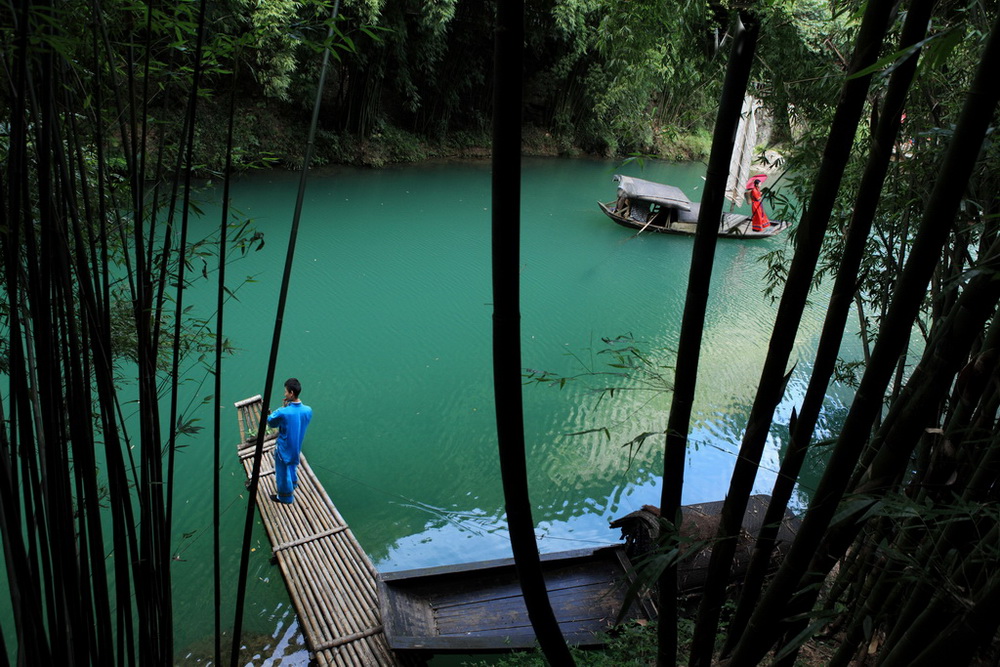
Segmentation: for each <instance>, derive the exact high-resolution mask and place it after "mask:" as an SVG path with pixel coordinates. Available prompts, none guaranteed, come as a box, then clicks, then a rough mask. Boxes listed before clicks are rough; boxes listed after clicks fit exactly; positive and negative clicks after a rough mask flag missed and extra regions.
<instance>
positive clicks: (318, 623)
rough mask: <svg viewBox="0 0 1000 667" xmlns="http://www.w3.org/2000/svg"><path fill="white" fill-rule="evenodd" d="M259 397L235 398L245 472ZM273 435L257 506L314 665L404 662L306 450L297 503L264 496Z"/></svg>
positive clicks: (271, 486) (367, 566)
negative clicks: (391, 644) (391, 645)
mask: <svg viewBox="0 0 1000 667" xmlns="http://www.w3.org/2000/svg"><path fill="white" fill-rule="evenodd" d="M262 407H263V399H262V397H261V396H259V395H258V396H254V397H252V398H248V399H246V400H243V401H239V402H238V403H236V408H237V419H238V420H239V426H240V444H239V448H238V449H239V457H240V461H241V463H242V464H243V469H244V471H245V472H246V475H247V478H249V477H250V475H251V474H252V473H253V457H254V445H255V442H256V439H255V435H256V429H257V426H258V425H259V423H260V415H261V409H262ZM276 436H277V434H276V433H269V434H267V435H266V436H265V440H264V455H263V459H262V461H261V469H260V479H259V482H258V486H257V505H258V507H259V509H260V515H261V518H262V519H263V521H264V527H265V528H266V529H267V534H268V537H269V538H270V540H271V547H272V549H273V552H274V556H275V558H276V560H277V563H278V566H279V567H280V568H281V574H282V576H283V577H284V579H285V584H286V585H287V586H288V593H289V596H290V597H291V601H292V604H293V605H294V607H295V611H296V613H297V614H298V617H299V623H300V625H301V627H302V632H303V634H304V635H305V638H306V642H307V643H308V645H309V650H310V652H311V653H312V654H313V657H314V659H315V660H316V662H317V663H318V664H319V665H342V666H344V667H348V666H350V667H355V666H357V665H366V666H368V665H371V666H380V665H393V666H394V665H403V664H412V663H411V662H410V661H409V660H407V659H400V658H397V657H396V655H395V654H394V653H393V651H392V650H391V649H390V648H389V644H388V642H387V641H386V638H385V633H384V632H383V628H382V622H381V619H380V617H379V607H378V598H377V592H376V585H375V579H376V576H377V574H378V573H377V572H376V570H375V567H374V566H373V565H372V563H371V561H370V560H369V559H368V555H367V554H366V553H365V552H364V551H363V550H362V549H361V546H360V545H359V544H358V541H357V540H356V539H355V538H354V533H353V532H352V531H351V529H350V527H349V526H348V525H347V522H345V521H344V519H343V517H342V516H341V515H340V512H338V511H337V508H336V507H335V506H334V504H333V501H331V500H330V497H329V496H328V495H327V493H326V491H325V490H324V489H323V486H322V485H321V484H320V483H319V480H318V479H317V478H316V475H315V474H314V473H313V470H312V468H311V467H310V466H309V462H308V461H307V460H306V457H305V456H302V457H301V459H300V461H299V467H298V480H299V485H298V489H296V491H295V502H294V503H292V504H290V505H284V504H280V503H277V502H274V501H272V500H271V499H270V496H271V494H272V493H276V492H277V489H276V488H275V483H274V446H275V442H276Z"/></svg>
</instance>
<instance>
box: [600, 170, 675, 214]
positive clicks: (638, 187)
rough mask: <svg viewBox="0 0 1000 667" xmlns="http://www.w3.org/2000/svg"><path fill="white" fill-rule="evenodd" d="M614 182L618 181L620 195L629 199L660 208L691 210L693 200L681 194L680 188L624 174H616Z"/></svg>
mask: <svg viewBox="0 0 1000 667" xmlns="http://www.w3.org/2000/svg"><path fill="white" fill-rule="evenodd" d="M614 180H616V181H618V193H619V195H625V196H626V197H628V198H629V199H643V200H645V201H650V202H653V203H655V204H659V205H660V206H667V207H670V208H679V209H680V210H682V211H690V210H691V200H690V199H688V198H687V195H685V194H684V193H683V192H681V189H680V188H678V187H674V186H673V185H664V184H662V183H654V182H653V181H646V180H643V179H641V178H634V177H632V176H625V175H623V174H615V178H614Z"/></svg>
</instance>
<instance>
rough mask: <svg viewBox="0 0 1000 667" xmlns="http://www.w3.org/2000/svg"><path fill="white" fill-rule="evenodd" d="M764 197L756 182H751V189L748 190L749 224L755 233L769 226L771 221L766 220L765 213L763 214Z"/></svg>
mask: <svg viewBox="0 0 1000 667" xmlns="http://www.w3.org/2000/svg"><path fill="white" fill-rule="evenodd" d="M763 199H764V196H763V195H762V194H761V192H760V188H759V187H758V186H757V181H754V182H753V187H751V188H750V208H751V212H752V215H751V224H752V227H753V230H754V231H755V232H762V231H764V230H765V229H767V228H768V227H770V226H771V221H770V220H768V219H767V213H764V204H763Z"/></svg>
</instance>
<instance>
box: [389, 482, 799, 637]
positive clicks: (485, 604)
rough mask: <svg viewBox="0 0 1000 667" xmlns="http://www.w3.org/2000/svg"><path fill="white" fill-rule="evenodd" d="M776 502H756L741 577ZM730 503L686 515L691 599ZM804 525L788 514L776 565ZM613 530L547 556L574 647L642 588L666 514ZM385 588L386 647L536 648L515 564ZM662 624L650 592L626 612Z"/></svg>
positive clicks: (395, 580)
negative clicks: (643, 565) (601, 542)
mask: <svg viewBox="0 0 1000 667" xmlns="http://www.w3.org/2000/svg"><path fill="white" fill-rule="evenodd" d="M769 502H770V496H767V495H756V496H751V498H750V500H749V503H748V504H747V509H746V513H745V514H744V517H743V530H742V531H741V534H740V536H739V540H738V548H737V552H736V556H735V559H734V563H733V569H732V571H731V577H732V579H733V580H737V579H738V578H740V577H742V576H743V575H744V574H745V573H746V568H747V566H748V565H749V562H750V556H751V553H752V551H753V545H754V540H755V539H756V535H757V533H758V532H759V531H760V527H761V524H762V522H763V519H764V514H765V512H766V510H767V505H768V503H769ZM722 506H723V502H722V501H717V502H712V503H699V504H696V505H686V506H684V507H682V508H681V511H682V512H683V515H684V521H683V523H682V526H681V540H682V549H683V550H684V551H685V554H684V556H683V559H682V560H681V562H680V564H679V565H678V581H677V584H678V591H679V593H681V594H682V595H694V594H697V593H698V592H699V591H700V590H701V589H702V588H704V585H705V580H706V577H707V575H708V564H709V561H710V560H711V556H712V551H711V546H710V545H711V542H712V541H713V539H714V538H715V534H716V531H717V530H718V522H719V513H720V512H721V510H722ZM798 523H799V522H798V519H796V518H795V517H794V516H793V515H792V514H791V513H786V515H785V519H784V521H782V525H781V528H780V530H779V533H778V544H777V547H776V549H775V554H774V560H773V561H772V564H773V565H774V566H775V567H776V566H777V564H778V563H779V562H780V560H781V558H782V557H783V556H784V554H785V553H787V551H788V548H789V545H790V544H791V540H792V539H793V538H794V535H795V532H796V531H797V529H798ZM610 527H611V528H612V529H620V530H621V532H622V537H623V538H625V543H624V544H617V545H614V546H610V547H603V548H596V549H583V550H579V551H564V552H560V553H554V554H546V555H543V556H541V560H542V569H543V571H544V574H545V581H546V587H547V590H548V593H549V600H550V602H551V604H552V610H553V612H554V613H555V615H556V620H558V621H559V626H560V628H561V629H562V632H563V636H564V637H565V638H566V641H567V642H568V643H569V644H571V645H576V646H582V647H588V648H593V647H598V646H601V645H602V644H603V640H604V636H605V633H607V632H608V631H609V630H611V629H612V628H613V627H614V624H615V621H616V620H617V619H618V618H619V613H620V612H621V611H622V608H623V606H624V604H625V599H626V595H627V592H628V589H629V586H631V585H632V584H633V583H634V582H635V574H634V571H633V568H632V560H631V559H632V558H636V559H637V558H641V557H642V556H643V555H644V554H645V553H646V552H648V551H649V550H650V549H651V548H652V546H653V544H654V543H655V541H656V538H657V536H658V534H659V530H660V521H659V510H658V509H657V508H655V507H651V506H643V508H642V509H640V510H637V511H635V512H632V513H631V514H628V515H626V516H624V517H622V518H620V519H617V520H615V521H613V522H612V523H611V525H610ZM376 587H377V589H378V600H379V611H380V612H381V618H382V624H383V627H384V631H385V636H386V640H387V641H388V643H389V646H390V647H391V648H392V649H394V650H396V651H411V652H424V653H430V654H434V653H484V652H485V653H497V652H503V651H513V650H518V649H529V648H533V647H534V646H535V645H536V641H535V634H534V631H533V630H532V627H531V623H530V622H529V620H528V613H527V609H526V608H525V606H524V599H523V597H522V594H521V586H520V583H519V582H518V579H517V572H516V570H515V566H514V560H513V559H512V558H507V559H502V560H492V561H482V562H478V563H465V564H461V565H448V566H442V567H431V568H423V569H417V570H405V571H401V572H383V573H380V574H379V575H378V578H377V579H376ZM655 617H656V607H655V605H654V604H653V601H652V598H651V595H650V594H649V592H648V591H645V590H643V591H642V593H641V594H640V595H639V596H638V597H637V598H635V599H634V601H633V602H632V603H631V604H630V605H629V607H628V609H627V610H626V611H625V612H624V613H623V614H622V615H621V618H622V620H623V621H630V620H639V621H645V620H650V619H653V618H655Z"/></svg>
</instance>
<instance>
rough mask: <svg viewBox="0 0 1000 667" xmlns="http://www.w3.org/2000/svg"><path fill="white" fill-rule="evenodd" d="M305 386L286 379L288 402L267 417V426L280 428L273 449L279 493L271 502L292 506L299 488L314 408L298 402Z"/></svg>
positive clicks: (291, 379) (293, 379) (286, 398)
mask: <svg viewBox="0 0 1000 667" xmlns="http://www.w3.org/2000/svg"><path fill="white" fill-rule="evenodd" d="M301 392H302V385H301V384H300V383H299V381H298V380H296V379H295V378H288V379H287V380H285V400H284V401H283V403H282V407H280V408H278V409H277V410H275V411H274V412H271V413H269V414H268V415H267V425H268V426H277V427H278V444H277V446H276V447H275V449H274V480H275V483H276V484H277V486H278V493H277V494H273V493H272V494H271V500H274V501H277V502H279V503H286V504H288V503H291V502H293V501H294V500H295V499H294V498H293V497H292V493H293V492H294V491H295V487H296V486H297V485H298V477H297V475H296V468H297V467H298V465H299V454H300V453H301V452H302V439H303V438H304V437H305V435H306V427H307V426H309V422H310V420H312V408H310V407H309V406H308V405H305V404H303V403H302V401H300V400H299V394H300V393H301Z"/></svg>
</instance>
